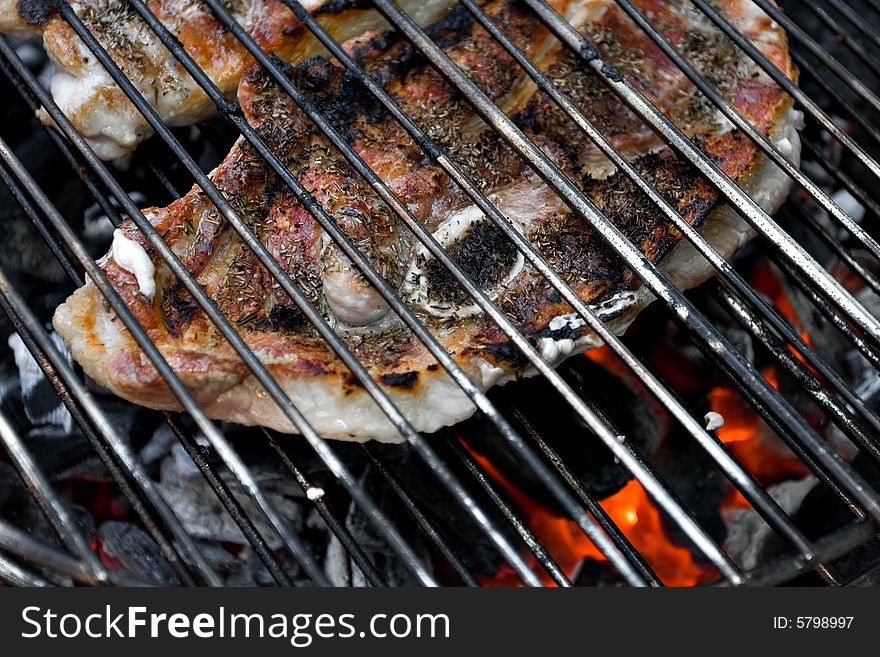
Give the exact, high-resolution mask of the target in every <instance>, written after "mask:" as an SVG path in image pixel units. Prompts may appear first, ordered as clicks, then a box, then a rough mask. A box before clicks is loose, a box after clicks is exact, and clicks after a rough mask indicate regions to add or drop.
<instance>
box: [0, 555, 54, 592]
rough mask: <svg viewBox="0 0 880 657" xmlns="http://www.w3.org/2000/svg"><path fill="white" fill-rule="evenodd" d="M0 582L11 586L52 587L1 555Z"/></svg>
mask: <svg viewBox="0 0 880 657" xmlns="http://www.w3.org/2000/svg"><path fill="white" fill-rule="evenodd" d="M0 580H3V581H5V582H9V583H10V584H12V585H13V586H30V587H44V586H52V584H51V583H50V582H48V581H47V580H45V579H43V578H42V577H40V576H39V575H34V574H33V573H29V572H28V571H26V570H25V569H24V568H22V567H21V566H19V565H18V564H17V563H15V562H13V561H10V560H9V559H7V558H6V557H4V556H3V555H2V554H0Z"/></svg>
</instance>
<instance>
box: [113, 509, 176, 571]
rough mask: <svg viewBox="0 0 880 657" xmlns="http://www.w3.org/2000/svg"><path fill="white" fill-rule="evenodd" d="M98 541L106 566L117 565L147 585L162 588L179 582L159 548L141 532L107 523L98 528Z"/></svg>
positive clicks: (118, 523) (127, 524)
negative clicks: (157, 585) (158, 585)
mask: <svg viewBox="0 0 880 657" xmlns="http://www.w3.org/2000/svg"><path fill="white" fill-rule="evenodd" d="M98 540H99V541H100V544H101V550H102V552H103V554H104V556H105V561H107V560H109V561H110V565H118V566H119V567H120V568H122V569H124V570H126V571H128V572H129V573H131V574H132V575H134V576H135V577H139V578H141V579H143V580H145V581H148V582H155V583H157V584H163V585H166V586H171V585H174V584H179V583H180V581H179V580H178V579H177V575H175V573H174V568H173V567H172V566H171V564H170V563H168V560H167V559H165V557H164V556H163V555H162V551H161V550H160V549H159V546H158V545H157V544H156V542H155V541H154V540H153V539H152V538H151V537H150V536H149V535H148V534H147V533H146V532H144V531H143V530H142V529H139V528H137V527H135V526H134V525H132V524H130V523H127V522H116V521H113V520H111V521H108V522H105V523H104V524H102V525H101V526H100V527H99V528H98Z"/></svg>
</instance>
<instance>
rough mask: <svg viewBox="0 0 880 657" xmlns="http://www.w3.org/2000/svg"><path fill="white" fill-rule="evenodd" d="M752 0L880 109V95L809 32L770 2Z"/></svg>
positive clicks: (873, 106) (840, 77)
mask: <svg viewBox="0 0 880 657" xmlns="http://www.w3.org/2000/svg"><path fill="white" fill-rule="evenodd" d="M752 1H753V2H754V3H755V4H756V5H758V6H759V7H760V8H761V9H762V10H763V11H764V12H765V13H766V14H767V15H768V16H770V17H771V18H772V19H773V20H775V21H776V22H777V23H779V24H780V25H782V27H784V28H785V30H786V31H787V32H788V33H789V34H790V35H792V36H793V37H794V38H795V39H796V40H797V41H798V42H799V43H800V44H801V45H803V46H804V47H805V48H806V49H807V50H809V51H810V54H811V55H813V56H814V57H816V58H817V59H818V60H819V61H820V62H822V63H823V64H824V65H825V66H826V67H827V68H828V70H830V71H831V72H832V73H834V75H836V76H837V77H838V78H839V79H840V80H841V81H842V82H843V83H844V84H845V85H846V86H848V87H849V88H850V89H852V90H853V91H854V92H855V93H856V95H858V97H859V98H861V99H862V100H863V101H865V102H866V103H867V104H868V105H870V106H871V107H872V108H874V109H875V110H876V111H880V97H878V96H877V94H875V93H874V92H873V91H871V90H870V89H869V88H868V86H867V85H866V84H865V83H864V82H862V81H861V80H859V79H858V78H857V77H856V76H854V75H853V74H852V73H851V72H850V71H849V69H847V68H846V66H844V65H843V64H841V63H840V62H839V61H838V60H836V59H835V58H834V57H832V56H831V54H830V53H829V52H828V51H827V50H825V49H824V48H823V47H822V46H820V45H819V44H818V43H816V40H815V39H813V38H812V37H811V36H810V35H809V34H807V33H806V32H804V31H803V30H802V29H801V27H800V26H799V25H797V24H796V23H795V22H794V21H792V20H791V19H790V18H789V17H788V16H786V15H785V14H783V13H782V12H781V11H779V10H778V9H776V7H774V6H773V5H772V4H771V3H769V2H767V0H752ZM806 5H807V6H808V7H812V4H811V3H810V2H809V0H806Z"/></svg>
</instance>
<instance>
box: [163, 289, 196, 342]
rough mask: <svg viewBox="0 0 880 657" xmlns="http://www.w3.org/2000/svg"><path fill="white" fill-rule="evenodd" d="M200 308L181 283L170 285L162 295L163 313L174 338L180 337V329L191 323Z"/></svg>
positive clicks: (169, 331) (166, 324)
mask: <svg viewBox="0 0 880 657" xmlns="http://www.w3.org/2000/svg"><path fill="white" fill-rule="evenodd" d="M198 309H199V306H198V304H197V303H196V302H195V301H194V300H193V298H192V297H191V296H190V295H189V292H187V291H186V290H184V289H183V286H182V285H181V284H179V283H177V284H175V285H172V286H170V287H169V288H168V289H167V290H165V294H164V296H163V297H162V315H163V317H164V318H165V326H166V327H168V333H170V334H171V336H172V337H174V338H179V337H180V330H181V329H182V328H183V326H184V325H185V324H188V323H189V321H190V320H191V319H192V317H193V315H195V314H196V311H197V310H198Z"/></svg>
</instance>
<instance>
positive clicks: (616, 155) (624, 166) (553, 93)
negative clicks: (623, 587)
mask: <svg viewBox="0 0 880 657" xmlns="http://www.w3.org/2000/svg"><path fill="white" fill-rule="evenodd" d="M462 3H463V4H464V5H465V6H467V8H468V9H469V10H470V11H471V13H472V14H474V15H475V16H476V17H477V19H478V20H479V21H480V24H481V25H483V27H484V28H485V29H486V30H487V31H489V33H490V34H492V36H493V37H494V38H495V39H496V40H498V41H499V42H500V43H501V44H502V45H503V46H504V48H505V49H506V50H507V51H508V52H509V53H510V54H511V55H513V56H514V58H515V59H516V61H517V63H518V64H519V65H520V66H521V67H522V68H523V69H524V70H525V71H526V72H527V73H528V74H529V76H530V77H532V79H533V80H535V82H536V83H537V84H538V86H539V88H540V89H541V90H542V91H544V92H545V93H547V94H548V95H549V96H550V97H551V98H552V99H553V100H554V101H555V102H556V103H557V104H558V105H559V106H560V107H561V108H562V109H563V110H564V111H565V112H566V114H567V115H568V116H569V117H570V118H571V119H572V120H573V121H574V122H575V123H576V124H577V125H578V126H580V127H581V128H582V130H583V131H584V133H585V134H587V135H588V136H589V137H590V139H591V141H592V142H593V143H594V144H596V146H598V147H599V149H600V150H601V151H602V152H603V154H605V155H606V156H607V157H608V158H609V159H610V160H611V161H612V162H613V163H614V164H615V166H617V168H618V170H620V171H623V172H624V173H626V175H627V177H628V178H629V179H630V180H632V181H633V182H634V183H635V184H636V185H637V186H638V187H639V189H640V190H641V191H642V192H643V193H645V194H646V195H647V196H648V197H649V198H650V199H651V201H652V202H653V203H654V204H655V205H656V206H657V207H658V208H659V209H660V210H661V211H662V212H663V214H664V215H665V216H666V217H667V218H668V219H669V220H670V221H671V222H672V223H673V224H674V225H675V226H676V228H678V230H680V231H681V232H682V234H683V235H684V236H685V237H686V238H687V239H688V241H690V242H691V243H692V244H693V245H694V246H695V247H696V248H697V250H698V251H699V252H700V253H701V254H702V255H703V256H704V257H705V258H706V259H707V261H709V262H710V264H712V265H713V267H714V268H715V269H716V271H717V272H718V273H719V276H720V280H723V281H724V282H725V284H726V285H728V287H730V288H732V289H735V290H736V292H737V293H739V294H740V295H742V296H744V297H745V298H746V299H748V300H749V301H750V302H751V304H752V305H754V306H755V307H757V308H758V309H759V310H760V311H761V312H762V314H763V315H764V316H766V317H767V318H768V319H769V320H770V323H771V325H772V326H773V328H774V329H776V330H777V331H779V332H780V333H781V334H782V335H783V336H785V337H786V339H788V340H789V341H790V342H791V343H792V345H793V346H794V347H796V348H797V349H798V350H799V351H800V352H801V354H802V355H803V356H804V357H805V358H806V359H807V362H808V363H810V365H811V366H814V367H816V368H817V369H818V370H819V371H821V372H822V373H823V374H824V375H825V376H826V378H828V379H829V381H830V382H831V383H832V385H833V386H834V387H835V389H836V390H837V391H838V392H840V393H841V395H842V396H844V397H845V398H846V399H847V401H849V402H850V404H852V406H853V408H856V409H858V411H859V413H860V414H861V415H862V416H864V417H865V419H866V421H868V422H870V423H871V424H872V425H873V426H874V427H875V428H876V429H877V430H878V431H880V419H878V418H877V416H876V414H874V413H873V412H872V411H870V409H868V408H867V407H865V405H864V404H861V403H859V402H858V401H857V400H856V399H855V397H854V396H853V395H852V393H851V391H850V390H849V389H848V386H847V385H846V384H845V383H844V382H843V381H842V380H841V379H840V378H839V377H838V376H837V375H836V374H835V373H834V372H833V370H832V369H831V368H830V366H829V365H828V364H827V363H825V362H824V361H823V360H821V359H820V358H818V356H817V354H815V352H813V350H812V349H810V348H809V346H808V345H807V344H806V343H805V342H804V341H803V340H802V339H801V338H800V336H799V335H798V334H797V332H796V331H794V330H793V329H792V328H791V326H790V325H789V324H788V323H787V322H786V321H785V320H784V319H782V318H781V317H780V316H779V314H778V313H777V312H776V311H775V310H774V309H773V308H772V307H771V306H770V305H769V304H768V303H767V302H766V301H765V300H764V299H762V298H761V297H760V295H758V294H756V293H755V291H754V290H752V288H751V287H750V286H749V285H748V284H747V283H746V282H745V280H743V279H742V277H741V276H740V275H739V274H738V273H737V272H736V271H735V270H734V269H733V268H732V267H731V266H730V265H729V264H728V263H727V261H726V260H724V258H723V257H721V255H720V254H719V253H718V252H717V251H716V250H715V249H714V248H712V246H711V245H710V244H709V243H708V242H707V241H706V240H705V239H703V238H702V237H701V236H700V235H699V233H697V231H696V230H695V229H694V228H693V227H691V226H690V224H688V223H687V222H686V221H685V220H684V218H683V217H682V216H681V215H680V214H679V213H678V212H677V211H676V210H675V209H674V208H673V207H672V206H671V205H670V204H669V203H668V202H667V201H666V200H665V199H664V198H663V197H662V196H661V195H660V194H659V193H658V191H657V190H656V188H654V187H653V186H652V185H651V184H650V183H649V182H648V181H647V180H646V179H645V178H644V176H642V175H641V174H640V173H639V172H638V170H637V169H636V168H635V167H634V166H632V165H631V164H630V163H629V162H628V161H627V160H626V158H625V157H623V155H622V154H621V153H620V151H618V150H617V149H616V148H614V146H613V145H612V144H611V143H610V142H609V141H608V140H607V139H606V138H605V137H604V136H603V135H602V134H601V132H600V131H599V130H597V129H596V128H595V126H593V125H592V124H591V123H590V122H589V121H588V120H587V119H586V117H585V116H584V115H583V113H581V112H580V111H579V110H578V109H577V108H576V107H575V106H574V104H573V103H572V102H571V101H570V99H568V98H567V97H566V96H565V95H564V94H562V93H561V92H560V91H559V90H558V89H557V88H556V87H555V85H554V84H553V83H552V82H551V81H550V80H549V79H548V78H547V77H546V76H545V75H544V74H542V73H541V72H540V71H539V70H538V69H537V68H536V67H535V66H534V65H533V64H532V63H531V62H530V61H529V60H528V58H527V57H525V55H524V54H523V53H522V51H520V50H519V49H518V48H517V47H516V46H515V44H513V43H512V41H511V40H510V39H509V38H507V37H506V36H505V35H504V34H503V33H502V32H501V31H500V30H499V29H498V28H497V26H495V25H494V23H493V22H492V20H491V19H490V18H489V17H488V16H487V15H486V13H485V11H484V10H483V9H481V8H480V7H479V6H478V5H477V4H476V3H475V2H473V0H462ZM635 11H637V10H635ZM642 18H644V17H642ZM647 25H648V26H650V24H647ZM652 29H653V28H652ZM657 34H658V35H659V32H658V33H657ZM660 38H662V37H660ZM670 47H671V46H670ZM678 59H682V58H681V57H680V56H679V57H678ZM676 63H678V62H676ZM682 64H684V62H682ZM688 66H689V65H688ZM716 95H717V94H716ZM718 99H719V101H720V102H721V103H724V102H725V101H723V99H721V98H720V96H719V97H718ZM725 104H726V103H725ZM733 111H735V110H733ZM740 118H741V117H740ZM742 121H743V122H745V119H742ZM745 123H746V125H748V126H749V128H751V129H752V131H753V132H754V128H753V127H752V126H751V125H750V124H748V123H747V122H745ZM756 134H759V133H756ZM768 143H769V142H768ZM771 148H772V149H773V150H774V151H775V147H772V146H771ZM780 157H782V156H781V154H780ZM783 159H784V160H785V161H786V162H789V165H790V166H791V167H792V168H794V165H793V164H791V162H790V161H789V160H788V159H787V158H784V157H783ZM795 171H797V174H798V175H799V176H800V177H803V175H802V174H800V172H799V171H798V170H797V169H795ZM811 184H812V183H811ZM816 190H817V191H819V190H818V188H816ZM819 194H821V195H822V196H823V197H824V198H826V199H827V200H828V202H829V203H830V204H831V205H832V206H834V207H835V208H836V207H837V206H836V204H834V203H833V202H832V201H831V200H830V199H828V197H827V196H826V195H825V194H824V193H823V192H821V191H819ZM838 210H839V208H838ZM841 212H842V211H841ZM847 218H848V217H847ZM848 219H849V221H850V222H851V223H852V224H853V225H854V226H856V227H857V228H859V230H861V228H860V227H859V226H858V225H857V224H855V222H854V221H852V219H851V218H848ZM863 232H864V231H863ZM872 241H873V240H872ZM878 248H880V247H878ZM841 417H842V418H843V419H844V420H845V421H847V424H850V423H851V422H852V419H850V418H849V414H848V413H846V412H843V413H842V415H841ZM699 439H700V438H699V437H698V440H699ZM750 501H751V500H750Z"/></svg>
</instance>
